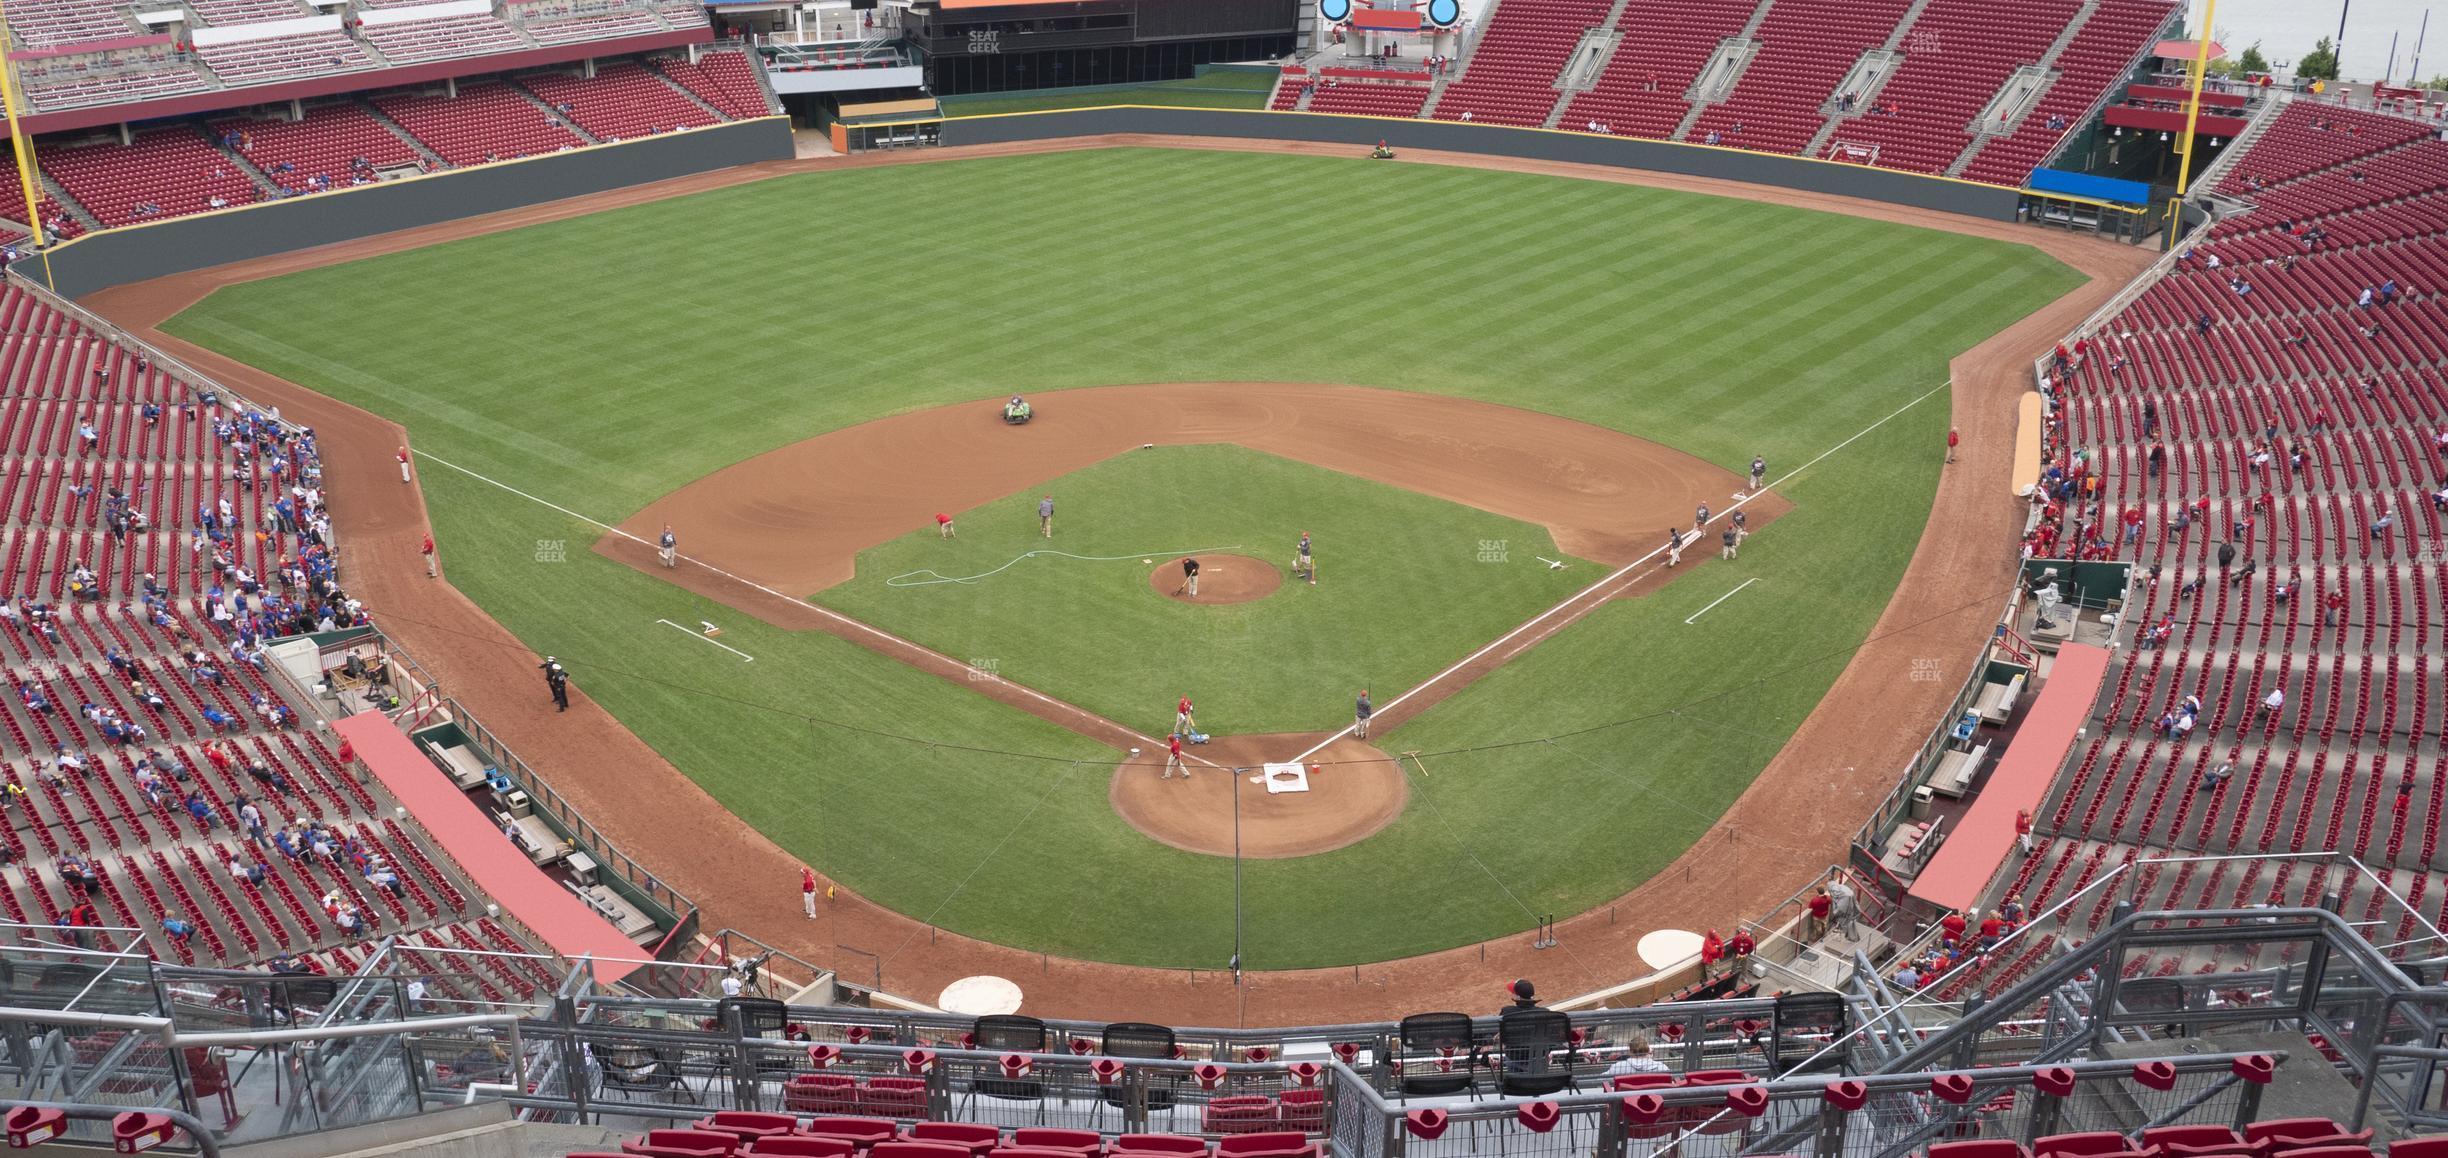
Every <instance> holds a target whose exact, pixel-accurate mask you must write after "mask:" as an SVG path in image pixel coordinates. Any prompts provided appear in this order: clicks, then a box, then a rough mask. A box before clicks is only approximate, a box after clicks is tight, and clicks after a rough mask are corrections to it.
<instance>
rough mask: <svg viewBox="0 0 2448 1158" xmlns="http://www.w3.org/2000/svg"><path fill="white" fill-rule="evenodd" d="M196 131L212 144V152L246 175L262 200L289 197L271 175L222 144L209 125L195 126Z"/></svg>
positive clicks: (236, 151)
mask: <svg viewBox="0 0 2448 1158" xmlns="http://www.w3.org/2000/svg"><path fill="white" fill-rule="evenodd" d="M196 131H197V132H199V133H202V134H204V137H205V139H206V140H209V141H211V142H212V147H213V151H214V152H216V153H219V154H221V155H222V156H224V157H227V158H229V162H230V164H232V165H235V166H237V167H238V171H239V172H241V173H244V174H246V175H247V179H248V180H250V181H253V182H254V183H255V191H256V192H258V193H260V194H262V195H263V196H262V200H265V201H272V200H277V199H279V198H282V197H286V196H288V195H289V191H288V190H286V189H283V188H281V187H280V182H278V181H275V180H273V179H272V175H271V174H269V173H266V172H264V171H263V170H262V169H259V168H256V167H255V162H253V161H250V160H247V159H246V155H245V154H243V153H240V152H239V151H238V150H236V149H233V148H231V147H229V146H228V145H225V144H223V143H222V142H221V138H220V137H219V136H218V135H216V134H215V133H214V132H213V131H212V126H211V125H209V124H199V125H197V126H196Z"/></svg>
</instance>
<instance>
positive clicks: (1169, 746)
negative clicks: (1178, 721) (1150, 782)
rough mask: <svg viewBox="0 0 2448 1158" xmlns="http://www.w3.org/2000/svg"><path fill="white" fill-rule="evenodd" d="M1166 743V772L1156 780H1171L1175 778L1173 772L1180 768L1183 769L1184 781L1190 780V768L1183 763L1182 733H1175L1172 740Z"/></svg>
mask: <svg viewBox="0 0 2448 1158" xmlns="http://www.w3.org/2000/svg"><path fill="white" fill-rule="evenodd" d="M1165 743H1166V749H1165V766H1164V772H1163V773H1161V774H1159V775H1158V776H1157V777H1156V778H1157V779H1158V780H1171V779H1172V778H1173V770H1174V769H1176V768H1179V769H1181V774H1182V779H1184V780H1188V779H1189V778H1190V766H1189V765H1188V764H1184V763H1182V754H1181V733H1179V732H1175V733H1173V735H1172V738H1170V739H1168V740H1167V741H1165Z"/></svg>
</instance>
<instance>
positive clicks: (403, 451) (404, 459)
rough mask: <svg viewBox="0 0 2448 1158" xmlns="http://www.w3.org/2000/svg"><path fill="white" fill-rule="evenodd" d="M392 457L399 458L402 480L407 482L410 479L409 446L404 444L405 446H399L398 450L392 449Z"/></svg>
mask: <svg viewBox="0 0 2448 1158" xmlns="http://www.w3.org/2000/svg"><path fill="white" fill-rule="evenodd" d="M391 457H393V458H396V459H398V460H399V464H400V481H401V482H407V481H408V448H407V447H404V446H403V447H401V448H399V449H398V450H394V451H392V452H391Z"/></svg>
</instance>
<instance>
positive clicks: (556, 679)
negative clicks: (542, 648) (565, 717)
mask: <svg viewBox="0 0 2448 1158" xmlns="http://www.w3.org/2000/svg"><path fill="white" fill-rule="evenodd" d="M540 666H541V667H542V668H543V670H544V686H545V687H547V688H550V689H552V698H553V709H554V710H555V711H562V712H566V711H568V710H569V672H568V671H566V670H564V669H563V668H562V666H561V661H560V660H557V659H554V658H553V657H551V656H549V655H548V656H545V657H544V662H543V664H541V665H540Z"/></svg>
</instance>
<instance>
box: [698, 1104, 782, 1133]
mask: <svg viewBox="0 0 2448 1158" xmlns="http://www.w3.org/2000/svg"><path fill="white" fill-rule="evenodd" d="M696 1128H697V1129H700V1130H708V1131H712V1132H714V1133H717V1134H730V1135H733V1136H735V1137H739V1138H742V1139H755V1138H762V1137H764V1136H766V1135H768V1134H789V1133H793V1132H796V1131H797V1130H798V1129H799V1118H798V1116H797V1115H795V1114H775V1113H768V1112H766V1111H763V1110H716V1111H714V1112H713V1113H711V1114H708V1115H706V1116H705V1117H703V1118H700V1119H698V1120H697V1127H696Z"/></svg>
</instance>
